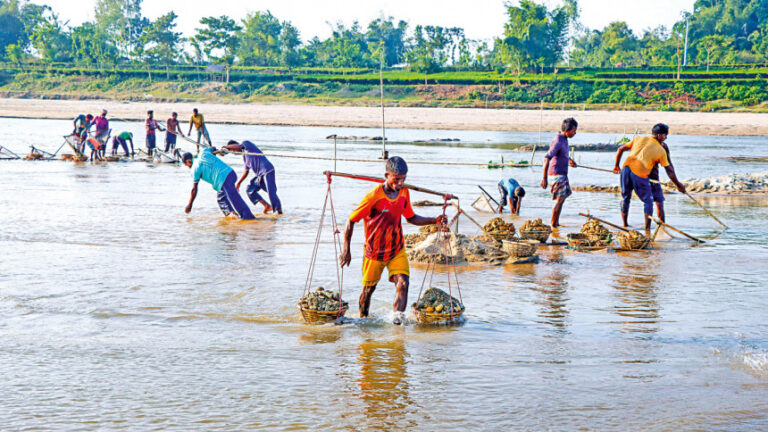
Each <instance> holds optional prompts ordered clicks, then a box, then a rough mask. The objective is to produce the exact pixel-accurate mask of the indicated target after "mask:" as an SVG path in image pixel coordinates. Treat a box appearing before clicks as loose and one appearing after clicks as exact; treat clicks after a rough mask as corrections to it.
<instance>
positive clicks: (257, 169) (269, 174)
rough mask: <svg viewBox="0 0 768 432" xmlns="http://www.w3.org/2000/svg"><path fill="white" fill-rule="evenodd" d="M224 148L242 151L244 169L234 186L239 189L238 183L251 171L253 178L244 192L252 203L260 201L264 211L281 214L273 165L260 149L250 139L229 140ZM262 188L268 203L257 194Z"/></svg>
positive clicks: (281, 209)
mask: <svg viewBox="0 0 768 432" xmlns="http://www.w3.org/2000/svg"><path fill="white" fill-rule="evenodd" d="M224 148H225V149H227V150H229V151H234V152H242V153H243V163H244V164H245V171H243V175H242V176H240V179H239V180H238V181H237V184H236V185H235V187H236V188H237V189H238V190H240V184H241V183H242V182H243V180H245V179H246V178H247V177H248V174H249V173H250V172H251V171H253V179H251V183H250V184H249V185H248V189H247V191H246V194H247V195H248V198H250V200H251V202H252V203H254V204H257V203H261V205H263V206H264V213H269V212H270V211H275V212H276V213H277V214H283V206H282V204H281V203H280V198H278V196H277V183H276V182H275V167H274V166H273V165H272V163H271V162H270V161H269V159H267V157H266V156H264V155H263V154H262V152H261V150H260V149H259V148H258V147H256V145H255V144H254V143H252V142H250V141H243V143H242V144H239V143H238V142H237V141H235V140H231V141H229V143H227V145H226V146H224ZM260 190H263V191H265V192H267V194H268V195H269V204H267V202H266V201H264V199H263V198H262V197H261V195H259V191H260Z"/></svg>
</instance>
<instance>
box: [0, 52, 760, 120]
mask: <svg viewBox="0 0 768 432" xmlns="http://www.w3.org/2000/svg"><path fill="white" fill-rule="evenodd" d="M678 76H679V78H678ZM379 79H380V78H379V71H378V70H371V69H354V68H347V69H328V68H295V69H292V70H288V69H284V68H266V67H232V68H231V69H229V70H222V71H208V70H206V68H205V67H202V66H199V67H196V66H189V65H173V66H146V65H144V66H142V65H103V66H93V67H80V66H74V65H70V64H62V63H54V64H41V63H32V64H11V63H4V64H0V92H3V93H4V94H5V95H6V96H11V97H50V98H108V99H121V100H146V99H155V100H168V101H186V100H188V101H213V100H216V101H222V102H243V101H253V102H256V101H290V102H301V103H314V104H345V105H349V104H351V105H371V104H376V103H379V97H380V95H379ZM383 81H384V85H385V102H386V103H387V104H389V105H401V106H446V107H495V108H521V107H532V106H540V104H541V103H543V104H545V105H546V106H548V107H550V106H557V107H563V106H569V107H572V106H574V105H575V106H578V107H580V108H583V109H588V108H593V109H594V108H612V109H616V108H621V109H655V110H677V111H684V110H690V111H721V110H725V111H732V110H739V111H756V112H764V111H767V110H768V102H767V101H768V68H760V67H711V68H710V70H709V71H707V70H706V68H705V67H688V68H685V69H682V70H681V71H680V72H679V75H678V71H677V70H676V69H671V68H659V67H656V68H627V69H594V68H558V69H552V68H548V69H545V70H544V71H543V73H539V74H533V73H527V74H522V75H519V76H516V75H511V74H506V73H500V72H496V71H443V72H440V73H434V74H422V73H415V72H410V71H405V70H386V71H384V72H383Z"/></svg>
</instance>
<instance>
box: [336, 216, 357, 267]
mask: <svg viewBox="0 0 768 432" xmlns="http://www.w3.org/2000/svg"><path fill="white" fill-rule="evenodd" d="M354 230H355V223H354V222H352V220H351V219H347V227H346V228H344V248H343V249H342V251H341V256H340V257H339V261H340V262H341V266H342V267H344V266H345V265H346V266H348V265H349V263H350V262H352V252H350V250H349V244H350V243H351V242H352V233H353V232H354Z"/></svg>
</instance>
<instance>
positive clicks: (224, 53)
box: [193, 15, 242, 65]
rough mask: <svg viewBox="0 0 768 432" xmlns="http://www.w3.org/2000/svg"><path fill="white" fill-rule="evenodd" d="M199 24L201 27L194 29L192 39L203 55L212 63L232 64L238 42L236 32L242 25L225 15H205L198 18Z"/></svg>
mask: <svg viewBox="0 0 768 432" xmlns="http://www.w3.org/2000/svg"><path fill="white" fill-rule="evenodd" d="M200 24H202V25H203V27H202V28H198V29H195V31H196V34H195V36H193V39H194V41H195V42H196V43H197V44H199V46H200V48H201V49H202V51H203V52H204V53H205V56H206V57H207V58H208V59H209V60H210V61H213V62H214V63H223V64H227V65H232V64H233V63H234V61H235V56H236V52H237V47H238V45H239V43H240V40H239V39H238V37H237V33H238V32H239V31H240V30H242V27H240V26H239V25H237V23H235V20H233V19H232V18H230V17H228V16H226V15H222V16H220V17H205V18H203V19H201V20H200Z"/></svg>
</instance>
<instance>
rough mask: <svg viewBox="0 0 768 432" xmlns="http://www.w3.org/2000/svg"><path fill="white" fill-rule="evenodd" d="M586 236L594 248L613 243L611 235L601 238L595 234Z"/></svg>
mask: <svg viewBox="0 0 768 432" xmlns="http://www.w3.org/2000/svg"><path fill="white" fill-rule="evenodd" d="M587 236H588V237H589V240H590V241H591V242H592V244H593V245H594V246H605V245H609V244H611V243H613V236H612V235H611V233H608V234H605V235H602V236H600V235H597V234H591V235H590V234H587Z"/></svg>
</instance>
